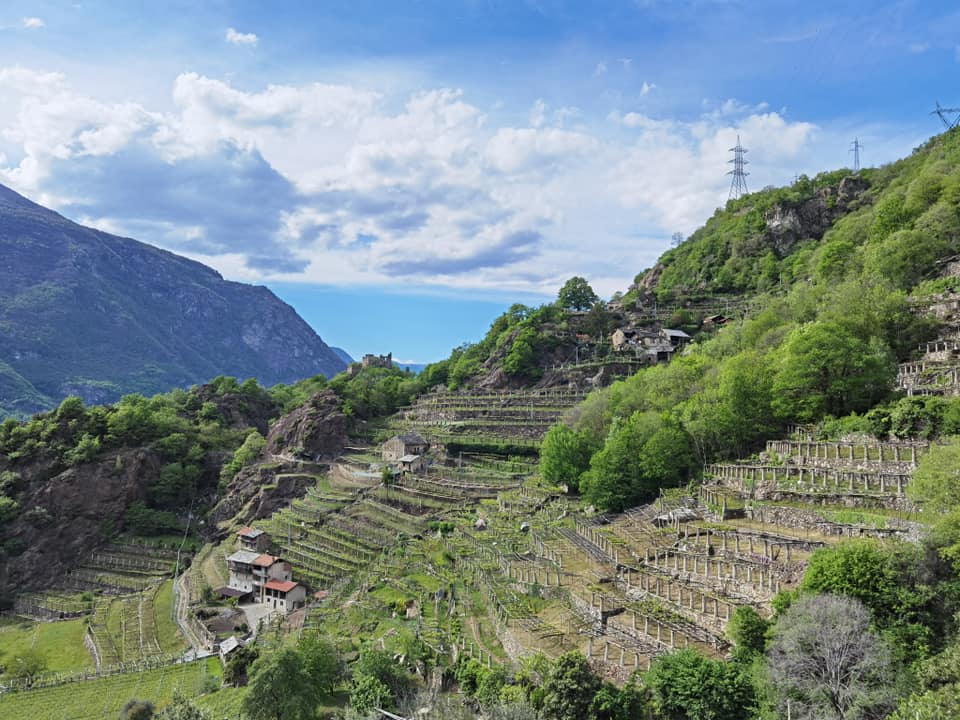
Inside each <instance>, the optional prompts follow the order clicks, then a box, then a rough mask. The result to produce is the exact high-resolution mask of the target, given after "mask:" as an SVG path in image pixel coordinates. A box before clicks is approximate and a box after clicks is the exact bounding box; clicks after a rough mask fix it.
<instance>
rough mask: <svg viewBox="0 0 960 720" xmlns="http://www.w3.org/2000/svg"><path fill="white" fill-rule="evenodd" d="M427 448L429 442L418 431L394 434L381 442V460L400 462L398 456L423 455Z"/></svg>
mask: <svg viewBox="0 0 960 720" xmlns="http://www.w3.org/2000/svg"><path fill="white" fill-rule="evenodd" d="M429 449H430V443H429V442H427V441H426V440H425V439H424V438H423V436H422V435H420V434H418V433H404V434H403V435H394V436H393V437H392V438H390V439H389V440H387V441H386V442H385V443H384V444H383V448H382V454H383V461H384V462H388V463H396V462H400V458H402V457H405V456H407V455H425V454H426V453H427V451H428V450H429Z"/></svg>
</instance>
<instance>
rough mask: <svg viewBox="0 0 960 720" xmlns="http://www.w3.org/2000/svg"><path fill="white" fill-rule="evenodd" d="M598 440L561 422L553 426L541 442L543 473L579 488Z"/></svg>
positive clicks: (551, 480) (547, 478)
mask: <svg viewBox="0 0 960 720" xmlns="http://www.w3.org/2000/svg"><path fill="white" fill-rule="evenodd" d="M594 447H595V444H594V442H593V441H592V440H591V438H590V436H589V435H588V434H585V433H579V432H577V431H576V430H573V429H571V428H569V427H567V426H566V425H564V424H562V423H560V424H557V425H554V426H553V427H551V428H550V429H549V430H548V431H547V434H546V435H545V436H544V438H543V442H541V443H540V473H541V475H543V479H544V480H546V481H547V482H551V483H554V484H558V485H559V484H563V483H565V484H566V485H567V486H568V487H569V488H570V489H571V490H574V491H576V490H579V488H580V475H582V474H583V473H584V472H585V471H586V470H587V469H588V468H589V467H590V457H591V455H592V454H593V450H594Z"/></svg>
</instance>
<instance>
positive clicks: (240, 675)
mask: <svg viewBox="0 0 960 720" xmlns="http://www.w3.org/2000/svg"><path fill="white" fill-rule="evenodd" d="M259 655H260V653H259V651H258V650H257V649H256V648H255V647H251V646H249V645H241V646H240V647H238V648H237V649H236V650H234V651H233V652H232V653H230V657H229V659H228V660H227V664H226V667H224V669H223V682H224V683H226V684H227V685H233V686H235V687H241V686H243V685H246V684H247V680H248V673H249V670H250V666H251V665H253V661H254V660H256V659H257V658H258V657H259Z"/></svg>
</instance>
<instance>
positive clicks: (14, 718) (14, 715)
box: [0, 657, 221, 720]
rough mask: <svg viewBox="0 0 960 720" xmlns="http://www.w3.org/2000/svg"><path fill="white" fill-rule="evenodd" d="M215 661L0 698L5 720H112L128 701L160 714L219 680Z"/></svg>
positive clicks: (210, 659)
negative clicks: (208, 682)
mask: <svg viewBox="0 0 960 720" xmlns="http://www.w3.org/2000/svg"><path fill="white" fill-rule="evenodd" d="M220 675H221V672H220V661H219V660H218V659H217V658H216V657H212V658H207V659H205V660H199V661H196V662H192V663H187V664H184V665H170V666H167V667H163V668H159V669H155V670H148V671H146V672H142V673H128V674H125V675H116V676H114V677H108V678H102V679H99V680H91V681H89V682H80V683H68V684H66V685H61V686H59V687H55V688H45V689H42V690H35V691H28V692H21V693H13V694H9V695H3V696H0V717H2V718H3V719H4V720H65V719H68V720H103V718H115V717H118V716H119V714H120V709H121V708H122V707H123V705H124V703H126V702H127V701H128V700H130V699H131V698H138V699H141V700H149V701H150V702H152V703H153V704H154V706H155V707H156V708H157V709H158V710H159V709H161V708H163V707H164V706H165V705H167V704H168V703H169V702H170V701H171V700H172V699H173V696H174V694H175V693H177V692H180V693H182V694H183V695H185V696H187V697H193V696H196V695H199V694H200V692H202V690H203V689H204V683H205V682H206V678H208V677H210V676H214V677H217V678H219V677H220Z"/></svg>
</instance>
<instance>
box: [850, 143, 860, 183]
mask: <svg viewBox="0 0 960 720" xmlns="http://www.w3.org/2000/svg"><path fill="white" fill-rule="evenodd" d="M861 150H863V143H862V142H860V139H859V138H854V139H853V142H852V143H850V152H852V153H853V172H854V174H856V173H858V172H860V151H861Z"/></svg>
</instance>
